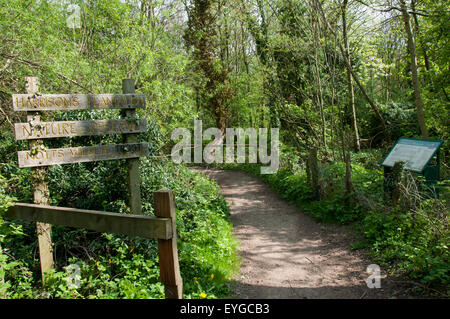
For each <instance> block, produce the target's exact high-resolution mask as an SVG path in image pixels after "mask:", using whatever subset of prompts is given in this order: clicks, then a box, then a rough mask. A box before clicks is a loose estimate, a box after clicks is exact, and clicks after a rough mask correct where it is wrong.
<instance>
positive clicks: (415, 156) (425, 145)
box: [381, 137, 443, 173]
mask: <svg viewBox="0 0 450 319" xmlns="http://www.w3.org/2000/svg"><path fill="white" fill-rule="evenodd" d="M442 143H443V141H437V140H425V139H415V138H405V137H402V138H399V139H398V141H397V143H395V145H394V147H393V148H392V150H391V151H390V152H389V154H388V155H387V156H386V158H385V159H384V160H383V162H382V163H381V165H382V166H385V167H391V168H392V167H393V166H394V164H395V163H396V162H405V167H404V168H405V169H406V170H409V171H412V172H416V173H422V172H423V170H424V169H425V167H426V165H427V164H428V163H429V162H430V160H431V158H432V157H433V156H434V154H435V153H436V152H437V151H438V150H439V148H440V147H441V145H442Z"/></svg>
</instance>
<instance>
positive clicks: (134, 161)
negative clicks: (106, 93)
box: [122, 79, 142, 215]
mask: <svg viewBox="0 0 450 319" xmlns="http://www.w3.org/2000/svg"><path fill="white" fill-rule="evenodd" d="M122 92H123V93H124V94H127V93H134V92H135V91H134V80H133V79H123V80H122ZM122 116H125V118H127V119H135V118H136V109H133V108H132V109H127V110H124V111H122ZM124 142H125V143H137V142H138V134H135V133H131V134H124ZM127 163H128V194H129V205H130V209H131V213H132V214H134V215H142V203H141V176H140V172H139V158H131V159H127Z"/></svg>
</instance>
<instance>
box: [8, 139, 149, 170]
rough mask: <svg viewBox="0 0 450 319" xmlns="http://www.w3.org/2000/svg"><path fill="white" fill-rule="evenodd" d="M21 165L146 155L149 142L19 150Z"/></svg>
mask: <svg viewBox="0 0 450 319" xmlns="http://www.w3.org/2000/svg"><path fill="white" fill-rule="evenodd" d="M17 155H18V158H19V167H37V166H48V165H56V164H71V163H83V162H95V161H105V160H115V159H122V158H134V157H144V156H147V155H148V143H135V144H114V145H95V146H81V147H69V148H52V149H43V150H35V151H33V150H31V151H19V152H17Z"/></svg>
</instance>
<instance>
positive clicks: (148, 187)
mask: <svg viewBox="0 0 450 319" xmlns="http://www.w3.org/2000/svg"><path fill="white" fill-rule="evenodd" d="M123 166H124V165H123V164H122V165H121V163H120V162H113V161H110V162H100V163H97V164H92V165H90V164H80V165H65V166H55V167H53V168H52V169H49V188H50V194H52V195H53V196H52V197H51V202H52V204H53V205H60V206H66V205H67V206H71V207H78V208H88V209H100V210H107V211H116V212H122V213H123V212H127V210H128V209H127V207H126V205H125V198H124V196H125V195H126V189H124V183H123V181H120V178H117V177H118V176H122V177H123V176H125V175H124V174H123V173H124V172H123ZM141 170H142V172H144V174H143V175H142V201H143V211H144V214H146V215H152V214H153V205H152V202H153V192H154V191H156V190H158V189H161V188H170V189H172V190H174V192H175V195H176V199H175V201H176V206H177V228H178V229H177V230H178V239H179V243H178V244H179V246H178V248H179V261H180V269H181V275H182V277H183V279H184V282H185V285H184V293H185V296H186V297H188V298H200V293H205V294H206V295H207V298H220V297H224V296H226V295H227V294H229V290H228V287H227V286H226V285H225V283H226V281H227V280H228V279H230V276H231V275H232V274H233V272H234V271H235V270H236V267H237V258H236V255H235V253H236V241H235V240H234V238H233V237H232V236H231V223H230V222H229V219H228V207H227V205H226V202H225V200H224V199H223V197H222V196H221V195H219V193H218V186H217V184H215V183H214V182H211V181H210V180H208V179H207V178H206V177H205V176H204V175H201V174H198V173H194V172H192V171H190V170H188V169H187V168H186V167H184V166H181V165H175V164H173V163H171V162H167V161H161V160H151V159H144V160H142V161H141ZM10 176H14V175H10ZM3 198H5V200H6V197H3ZM2 205H3V204H2ZM2 207H3V206H2ZM13 225H19V226H18V227H20V225H22V223H19V224H13V223H11V224H10V227H11V226H13ZM16 227H17V226H16ZM23 229H24V234H22V235H20V234H21V233H17V232H16V233H14V234H12V233H5V232H4V231H2V234H3V236H5V237H7V239H8V240H6V241H5V244H6V249H7V250H8V251H9V253H10V254H11V255H12V256H14V258H15V259H16V260H21V262H20V263H13V264H11V263H6V264H5V260H3V259H5V258H4V257H2V267H3V269H4V272H5V273H6V276H5V280H6V282H7V285H8V292H7V293H8V297H9V298H35V297H40V298H45V297H49V298H50V297H51V298H162V297H163V296H164V289H163V286H162V284H161V283H160V282H159V268H158V257H157V256H158V252H157V242H156V240H146V239H140V238H136V239H132V238H127V237H126V236H120V235H113V234H101V233H92V232H88V231H86V230H73V229H71V228H67V227H60V226H57V227H53V241H54V243H55V251H56V265H57V268H56V271H52V272H51V273H50V274H49V280H48V283H47V285H46V288H45V293H44V292H42V291H40V290H39V286H38V285H39V282H40V280H39V261H38V260H37V259H36V257H37V256H36V255H35V254H33V253H31V252H32V251H33V250H34V249H36V242H35V240H34V239H33V238H35V236H36V234H35V229H34V227H32V225H30V224H29V223H24V224H23ZM13 235H14V237H12V236H13ZM24 235H25V236H24ZM12 239H14V240H12ZM2 256H3V255H2ZM70 256H72V257H70ZM74 263H76V264H78V265H79V266H80V268H81V286H80V287H79V288H77V289H70V288H68V286H67V277H68V274H67V273H66V272H65V270H64V267H66V266H67V265H69V264H74ZM211 274H214V279H211ZM194 277H195V278H197V279H196V280H197V281H198V282H199V284H196V283H195V281H196V280H194Z"/></svg>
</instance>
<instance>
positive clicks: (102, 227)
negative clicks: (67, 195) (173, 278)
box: [3, 203, 173, 239]
mask: <svg viewBox="0 0 450 319" xmlns="http://www.w3.org/2000/svg"><path fill="white" fill-rule="evenodd" d="M3 217H4V218H6V219H23V220H28V221H32V222H44V223H48V224H54V225H61V226H68V227H75V228H86V229H89V230H94V231H98V232H106V233H116V234H124V235H129V236H140V237H145V238H158V239H171V238H172V237H173V229H172V220H171V218H163V217H153V216H142V215H129V214H119V213H109V212H101V211H95V210H85V209H77V208H68V207H56V206H43V205H35V204H26V203H15V204H14V206H11V207H10V208H9V209H8V211H7V212H6V213H5V215H4V216H3Z"/></svg>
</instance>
